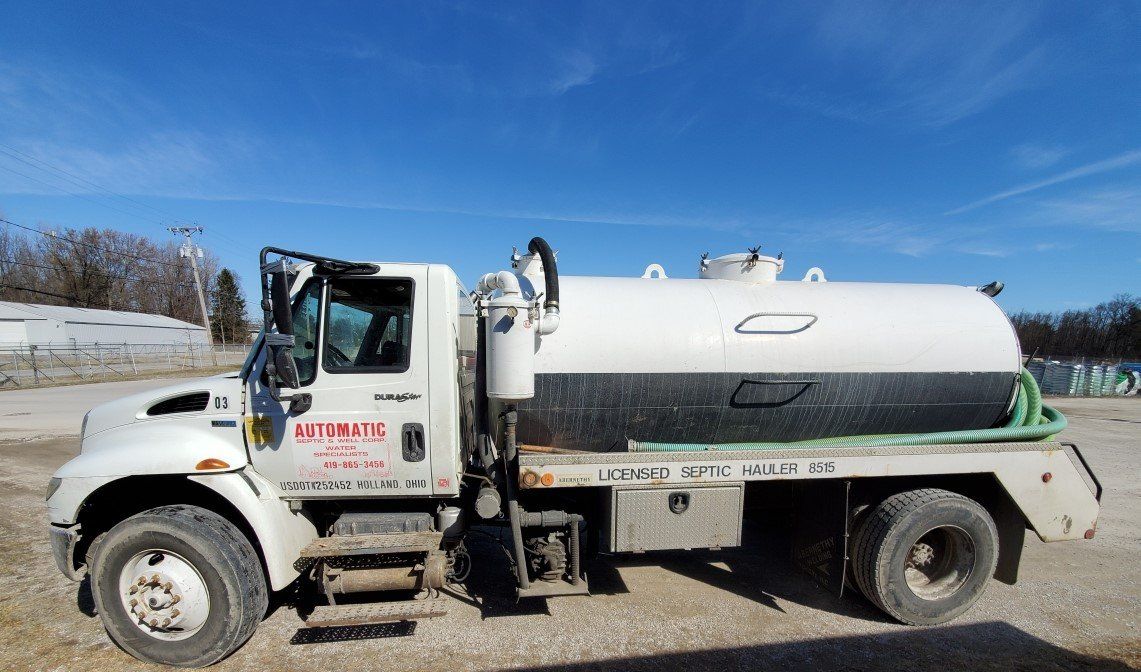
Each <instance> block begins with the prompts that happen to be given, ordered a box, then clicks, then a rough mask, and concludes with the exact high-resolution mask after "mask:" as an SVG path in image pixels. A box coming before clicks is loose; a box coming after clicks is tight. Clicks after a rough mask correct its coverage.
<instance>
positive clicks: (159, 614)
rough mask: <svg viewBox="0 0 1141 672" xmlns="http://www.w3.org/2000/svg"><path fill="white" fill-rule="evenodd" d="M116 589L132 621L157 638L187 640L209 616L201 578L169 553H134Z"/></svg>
mask: <svg viewBox="0 0 1141 672" xmlns="http://www.w3.org/2000/svg"><path fill="white" fill-rule="evenodd" d="M119 586H120V594H121V596H122V599H123V606H124V607H125V608H126V610H127V613H128V614H129V615H130V617H131V620H132V621H133V622H134V623H135V625H136V626H138V628H139V629H140V630H142V631H143V632H145V633H147V634H148V635H150V636H152V637H155V638H157V639H165V640H178V639H185V638H187V637H190V636H191V635H193V634H194V633H195V632H197V631H198V630H199V629H201V628H202V626H203V625H204V624H205V623H206V619H207V617H208V616H209V614H210V595H209V592H208V590H207V589H206V582H205V581H203V579H202V575H201V574H200V573H199V572H198V570H197V569H196V568H195V567H194V565H192V564H190V563H189V562H187V561H186V560H185V559H184V558H182V557H181V556H179V555H177V554H175V553H171V552H169V551H159V550H151V551H144V552H142V553H138V554H136V555H135V556H134V557H133V558H131V560H130V561H128V562H127V563H126V564H125V565H124V566H123V570H122V572H121V573H120V578H119Z"/></svg>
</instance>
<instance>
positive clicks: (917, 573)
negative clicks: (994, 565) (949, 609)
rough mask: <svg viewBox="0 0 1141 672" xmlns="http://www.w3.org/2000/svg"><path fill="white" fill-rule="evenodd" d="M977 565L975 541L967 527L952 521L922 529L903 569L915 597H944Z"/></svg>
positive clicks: (960, 584) (955, 589) (937, 598)
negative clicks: (964, 528)
mask: <svg viewBox="0 0 1141 672" xmlns="http://www.w3.org/2000/svg"><path fill="white" fill-rule="evenodd" d="M974 567H975V544H974V542H973V541H972V540H971V536H970V535H969V534H967V532H966V531H965V530H963V529H962V528H959V527H954V526H951V525H947V526H943V527H936V528H933V529H931V530H928V531H927V532H925V533H923V534H922V535H921V536H920V537H919V539H917V540H916V541H915V543H914V544H912V546H911V550H909V551H908V553H907V560H906V565H905V567H904V570H903V574H904V577H905V578H906V579H907V587H908V588H909V589H910V590H911V592H912V593H914V594H915V596H916V597H919V598H920V599H924V600H941V599H944V598H946V597H950V596H951V595H953V594H954V593H955V592H956V591H958V590H959V589H960V588H962V587H963V584H965V583H966V582H967V579H968V578H970V576H971V573H972V572H973V571H974Z"/></svg>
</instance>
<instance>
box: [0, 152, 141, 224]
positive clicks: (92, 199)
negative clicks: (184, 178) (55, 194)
mask: <svg viewBox="0 0 1141 672" xmlns="http://www.w3.org/2000/svg"><path fill="white" fill-rule="evenodd" d="M0 168H3V169H4V170H6V171H8V172H9V173H14V174H16V175H19V176H20V177H23V178H25V179H28V180H31V181H33V182H38V183H40V184H42V185H44V186H45V187H51V188H52V189H59V190H60V191H62V192H63V193H65V194H67V195H68V196H74V197H76V198H81V199H83V200H85V201H87V202H88V203H94V204H95V205H101V206H103V207H104V208H109V209H111V210H114V211H115V212H119V213H122V214H124V215H129V216H131V217H137V218H139V219H141V220H143V221H144V222H150V223H152V224H160V225H161V224H162V222H160V221H158V220H155V219H150V218H148V217H143V216H142V215H140V214H138V213H136V212H130V211H128V210H123V209H122V208H116V207H115V206H113V205H108V204H107V203H104V202H103V201H97V200H95V199H94V198H88V197H86V196H84V195H83V194H77V193H75V192H74V191H68V190H67V189H64V188H63V187H61V186H59V185H58V184H52V183H50V182H44V181H43V180H41V179H39V178H36V177H32V176H31V175H28V174H26V173H21V172H20V171H18V170H14V169H12V168H9V167H8V166H0Z"/></svg>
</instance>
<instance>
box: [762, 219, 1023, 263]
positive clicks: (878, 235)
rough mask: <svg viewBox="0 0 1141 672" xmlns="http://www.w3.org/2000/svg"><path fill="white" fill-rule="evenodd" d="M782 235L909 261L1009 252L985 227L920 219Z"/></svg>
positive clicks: (812, 223)
mask: <svg viewBox="0 0 1141 672" xmlns="http://www.w3.org/2000/svg"><path fill="white" fill-rule="evenodd" d="M782 231H783V232H784V233H786V234H787V235H788V236H789V237H790V238H792V239H793V240H803V241H805V242H812V243H820V242H827V243H843V244H846V245H857V246H860V247H869V248H872V249H878V250H885V251H888V252H894V253H896V254H902V255H905V256H909V257H916V258H921V257H926V256H929V255H931V254H935V253H936V252H956V253H959V254H973V255H978V256H984V257H1006V256H1010V254H1011V252H1012V250H1011V249H1010V248H1008V247H1004V246H1003V245H1001V244H999V243H997V242H996V241H995V240H993V236H992V235H990V233H991V232H990V230H989V229H987V228H985V227H967V226H960V227H947V226H940V225H937V224H932V223H930V222H927V221H924V220H923V219H921V218H920V219H915V220H910V219H908V218H900V217H891V216H885V215H881V214H877V213H870V214H851V215H842V216H833V217H828V218H822V219H817V220H805V221H803V222H799V223H796V224H795V225H794V226H791V227H787V226H786V227H783V228H782Z"/></svg>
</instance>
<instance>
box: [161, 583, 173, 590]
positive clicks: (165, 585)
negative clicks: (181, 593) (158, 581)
mask: <svg viewBox="0 0 1141 672" xmlns="http://www.w3.org/2000/svg"><path fill="white" fill-rule="evenodd" d="M173 587H174V584H173V583H171V582H170V581H167V582H166V583H164V584H162V589H163V590H170V589H171V588H173Z"/></svg>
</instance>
